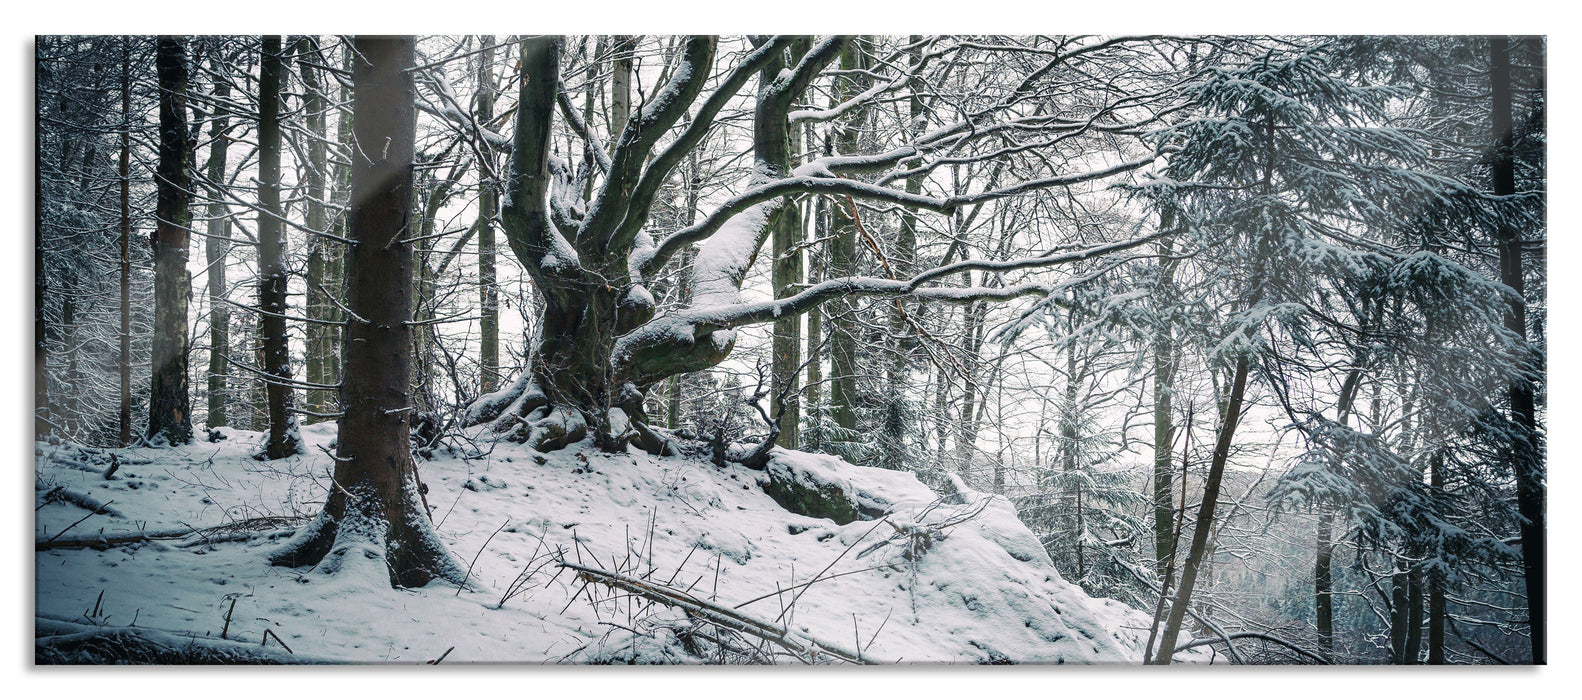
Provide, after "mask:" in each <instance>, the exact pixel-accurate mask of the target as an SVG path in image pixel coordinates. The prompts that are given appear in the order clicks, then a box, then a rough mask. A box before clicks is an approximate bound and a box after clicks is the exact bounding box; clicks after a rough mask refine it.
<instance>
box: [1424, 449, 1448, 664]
mask: <svg viewBox="0 0 1582 700" xmlns="http://www.w3.org/2000/svg"><path fill="white" fill-rule="evenodd" d="M1428 464H1429V467H1430V469H1431V470H1432V473H1431V474H1430V475H1429V483H1430V484H1432V485H1433V487H1434V490H1435V491H1439V490H1441V489H1443V488H1444V487H1445V458H1444V455H1442V454H1436V455H1434V456H1433V457H1432V458H1431V459H1429V461H1428ZM1445 617H1446V610H1445V573H1444V570H1443V567H1442V566H1436V567H1434V568H1432V569H1429V570H1428V663H1429V664H1431V665H1434V666H1440V665H1443V664H1444V663H1445Z"/></svg>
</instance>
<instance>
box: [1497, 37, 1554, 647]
mask: <svg viewBox="0 0 1582 700" xmlns="http://www.w3.org/2000/svg"><path fill="white" fill-rule="evenodd" d="M1489 41H1490V47H1489V48H1490V51H1491V52H1492V54H1493V56H1492V58H1493V69H1492V74H1491V76H1490V77H1491V80H1492V82H1493V101H1494V115H1493V116H1494V167H1493V175H1494V194H1495V196H1498V197H1509V196H1511V195H1514V194H1516V160H1515V154H1514V153H1513V151H1512V149H1513V147H1514V140H1515V134H1514V131H1513V126H1514V109H1513V107H1512V92H1513V88H1512V81H1511V61H1510V40H1509V39H1508V38H1506V37H1503V36H1497V37H1493V38H1491V39H1490V40H1489ZM1495 235H1496V238H1497V239H1498V243H1499V251H1500V282H1502V283H1504V284H1505V286H1507V287H1510V288H1511V289H1512V290H1514V291H1515V292H1516V294H1515V296H1514V297H1512V298H1511V301H1510V305H1509V308H1508V309H1507V311H1506V314H1505V327H1506V328H1507V329H1508V330H1510V331H1511V332H1512V333H1514V334H1516V335H1517V336H1518V337H1519V338H1521V339H1522V341H1523V342H1524V343H1525V341H1526V340H1527V304H1526V294H1525V291H1524V290H1525V284H1524V277H1523V263H1522V235H1521V232H1520V231H1518V230H1517V229H1516V227H1515V225H1514V224H1513V223H1511V221H1510V219H1509V218H1508V217H1501V224H1500V225H1499V228H1498V230H1496V232H1495ZM1529 362H1530V360H1528V361H1525V362H1524V363H1523V367H1522V369H1523V371H1524V374H1520V375H1518V376H1517V377H1516V378H1515V379H1514V380H1512V381H1511V385H1510V389H1509V391H1508V393H1509V395H1510V402H1511V419H1512V420H1513V422H1514V423H1515V426H1516V431H1517V434H1516V435H1515V436H1514V439H1513V441H1512V443H1513V444H1512V449H1511V455H1510V461H1511V467H1512V470H1513V471H1514V473H1515V476H1516V505H1517V510H1518V511H1519V512H1520V513H1521V516H1522V520H1523V522H1522V526H1521V532H1522V568H1523V574H1524V575H1523V578H1524V579H1525V582H1526V586H1527V616H1528V620H1529V625H1530V630H1531V634H1532V652H1533V663H1535V664H1547V663H1548V662H1549V661H1548V627H1547V616H1548V588H1547V585H1546V582H1545V580H1544V577H1545V576H1546V575H1547V572H1548V561H1547V559H1548V540H1547V537H1548V535H1547V525H1546V518H1545V510H1546V506H1545V498H1546V497H1545V494H1544V490H1545V486H1544V481H1545V479H1544V473H1543V447H1542V445H1541V442H1540V440H1541V437H1540V435H1539V433H1538V418H1537V410H1536V408H1535V403H1536V402H1535V401H1534V390H1533V385H1532V381H1531V380H1530V378H1529V377H1528V376H1527V375H1526V374H1525V372H1527V371H1532V369H1533V367H1532V365H1531V364H1528V363H1529Z"/></svg>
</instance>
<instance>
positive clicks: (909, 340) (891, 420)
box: [884, 35, 927, 469]
mask: <svg viewBox="0 0 1582 700" xmlns="http://www.w3.org/2000/svg"><path fill="white" fill-rule="evenodd" d="M922 41H923V37H921V36H917V35H912V36H911V37H909V38H908V40H907V43H909V44H912V45H914V46H916V47H917V48H913V49H911V50H909V51H907V68H908V69H909V70H913V71H916V70H917V67H918V66H919V65H921V63H922V61H923V55H922V48H921V43H922ZM907 91H908V92H909V93H910V95H909V99H908V100H907V117H908V118H909V119H908V123H907V126H906V130H905V132H904V133H905V134H906V135H907V136H909V137H910V138H913V139H915V138H917V137H918V136H921V135H922V133H923V130H924V128H925V127H926V125H927V124H926V119H927V117H926V114H927V113H926V111H925V110H924V105H923V97H922V91H923V86H922V85H921V84H920V83H919V81H916V80H913V81H911V82H910V83H909V84H908V86H907ZM906 191H907V193H909V194H921V193H922V192H923V177H922V176H921V175H914V176H912V177H909V178H907V179H906ZM916 258H917V208H916V207H905V208H903V209H902V210H901V225H900V229H899V230H898V231H897V233H896V238H895V247H894V249H893V250H892V251H891V259H890V267H891V270H890V277H891V278H893V279H907V278H909V277H911V276H912V271H913V269H914V268H915V260H916ZM906 318H907V317H906V306H905V305H904V303H903V302H902V301H901V300H899V299H897V300H896V302H895V311H894V313H892V314H891V315H890V339H891V341H890V342H891V348H890V352H891V360H890V368H889V373H888V376H887V377H886V383H887V384H888V385H889V397H888V406H889V410H888V411H887V415H886V416H885V430H884V432H885V436H886V438H887V440H886V448H885V459H884V465H885V466H886V467H889V468H890V469H905V468H906V466H907V464H906V461H907V451H906V421H907V416H906V413H905V411H904V410H903V409H904V408H905V407H906V378H907V368H908V364H909V363H908V358H909V356H910V355H911V351H912V344H913V343H914V342H916V341H915V339H914V338H913V337H912V336H911V331H910V328H908V326H907V322H906Z"/></svg>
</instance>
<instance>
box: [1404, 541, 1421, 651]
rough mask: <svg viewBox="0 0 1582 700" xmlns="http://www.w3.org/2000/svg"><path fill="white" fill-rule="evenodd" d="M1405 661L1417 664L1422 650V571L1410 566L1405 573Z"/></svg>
mask: <svg viewBox="0 0 1582 700" xmlns="http://www.w3.org/2000/svg"><path fill="white" fill-rule="evenodd" d="M1406 583H1407V590H1406V663H1407V665H1417V664H1418V663H1419V659H1420V658H1421V654H1422V650H1423V573H1422V571H1421V570H1420V569H1418V568H1417V567H1415V566H1414V567H1412V569H1411V571H1410V572H1408V573H1407V575H1406Z"/></svg>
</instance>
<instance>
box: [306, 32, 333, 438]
mask: <svg viewBox="0 0 1582 700" xmlns="http://www.w3.org/2000/svg"><path fill="white" fill-rule="evenodd" d="M298 47H299V55H301V56H302V57H303V58H304V59H307V60H304V61H302V62H301V72H302V85H303V87H304V88H305V92H306V94H305V95H304V96H303V112H304V113H305V116H306V122H307V130H308V138H309V140H308V145H307V157H308V158H307V159H308V162H307V168H306V170H305V171H304V173H303V178H302V187H303V189H304V190H306V193H307V197H308V201H307V207H306V208H307V215H306V219H305V221H304V223H305V225H306V226H307V228H308V229H310V230H313V231H325V232H328V231H327V228H328V226H329V217H328V216H327V213H326V209H327V207H326V206H325V202H327V201H328V200H329V192H328V186H327V184H328V181H329V165H330V164H329V153H328V151H329V148H328V146H329V144H328V142H327V139H328V138H329V129H328V125H327V124H326V122H327V119H326V115H325V113H326V112H327V111H328V110H329V100H327V99H325V92H324V91H325V85H324V81H323V79H322V78H321V77H320V76H319V73H320V69H319V68H315V67H314V66H313V65H311V64H313V63H320V64H322V63H325V61H324V55H323V52H322V51H321V50H320V48H319V45H318V41H317V40H316V39H314V38H313V37H304V38H303V39H301V40H300V42H299V44H298ZM335 246H336V243H335V242H334V241H331V240H330V239H328V238H323V237H320V236H311V235H310V238H309V243H308V270H307V273H308V274H307V287H308V289H307V299H308V303H307V317H308V318H311V319H318V320H323V321H337V320H339V318H338V316H337V312H338V311H339V310H338V309H336V308H335V304H334V303H333V302H332V301H331V300H330V298H329V295H330V294H333V293H334V292H332V291H330V289H331V286H332V285H331V284H330V282H331V279H332V278H333V277H334V274H333V270H332V268H333V266H334V264H335V260H336V258H337V257H338V256H337V255H336V251H335ZM338 332H339V330H338V328H337V327H336V326H333V325H329V324H325V323H308V324H305V326H304V335H305V338H304V346H305V351H304V353H303V355H304V357H303V360H304V368H303V371H304V373H305V374H306V378H307V381H308V383H310V384H334V383H335V378H334V372H333V370H332V369H331V367H333V366H334V365H335V363H336V360H337V358H336V357H335V356H334V354H333V351H334V335H335V334H336V333H338ZM304 398H305V400H306V405H307V409H308V411H311V412H312V413H319V414H329V413H333V412H334V411H335V403H336V402H335V391H334V390H333V389H315V388H310V389H308V390H307V391H306V392H305V396H304ZM321 420H324V418H322V417H319V416H314V415H311V414H310V415H308V416H307V417H306V418H305V419H304V421H305V422H307V423H315V422H318V421H321Z"/></svg>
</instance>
